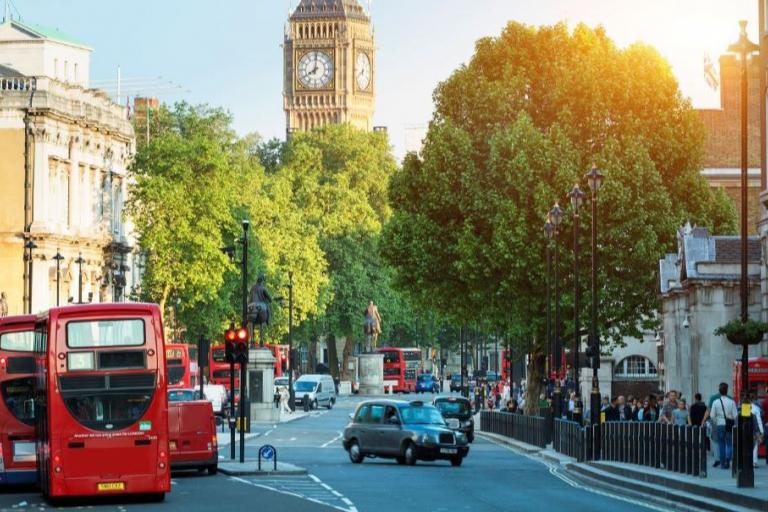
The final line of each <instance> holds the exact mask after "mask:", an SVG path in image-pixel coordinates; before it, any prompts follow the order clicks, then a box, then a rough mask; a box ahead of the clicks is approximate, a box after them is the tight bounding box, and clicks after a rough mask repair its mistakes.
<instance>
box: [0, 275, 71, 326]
mask: <svg viewBox="0 0 768 512" xmlns="http://www.w3.org/2000/svg"><path fill="white" fill-rule="evenodd" d="M57 263H58V262H57ZM2 316H8V298H7V297H6V296H5V292H2V293H0V317H2Z"/></svg>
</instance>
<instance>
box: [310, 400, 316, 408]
mask: <svg viewBox="0 0 768 512" xmlns="http://www.w3.org/2000/svg"><path fill="white" fill-rule="evenodd" d="M310 409H312V410H313V411H314V410H316V409H317V400H313V401H312V406H311V407H310Z"/></svg>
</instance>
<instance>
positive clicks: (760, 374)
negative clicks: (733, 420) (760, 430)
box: [733, 357, 768, 458]
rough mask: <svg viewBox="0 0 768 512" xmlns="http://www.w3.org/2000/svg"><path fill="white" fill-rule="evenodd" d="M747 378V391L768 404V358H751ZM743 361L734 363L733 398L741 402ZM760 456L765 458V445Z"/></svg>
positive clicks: (762, 446) (761, 448)
mask: <svg viewBox="0 0 768 512" xmlns="http://www.w3.org/2000/svg"><path fill="white" fill-rule="evenodd" d="M747 378H748V379H749V386H748V387H747V391H749V392H750V393H754V394H755V395H756V396H757V401H758V403H760V404H768V357H750V358H749V361H748V363H747ZM742 389H743V388H742V385H741V361H735V362H734V363H733V398H734V399H735V400H736V402H737V403H738V402H740V401H741V391H742ZM763 417H764V418H768V412H766V410H765V409H763ZM758 456H759V457H760V458H762V457H765V443H761V444H760V447H759V449H758Z"/></svg>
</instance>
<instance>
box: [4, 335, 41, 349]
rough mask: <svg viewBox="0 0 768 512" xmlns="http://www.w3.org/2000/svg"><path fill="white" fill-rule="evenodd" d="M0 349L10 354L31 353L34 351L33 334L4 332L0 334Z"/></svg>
mask: <svg viewBox="0 0 768 512" xmlns="http://www.w3.org/2000/svg"><path fill="white" fill-rule="evenodd" d="M0 349H1V350H8V351H10V352H32V351H34V349H35V332H34V331H20V332H5V333H3V334H0Z"/></svg>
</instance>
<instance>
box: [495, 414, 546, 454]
mask: <svg viewBox="0 0 768 512" xmlns="http://www.w3.org/2000/svg"><path fill="white" fill-rule="evenodd" d="M480 430H481V431H483V432H489V433H491V434H499V435H502V436H504V437H509V438H511V439H515V440H517V441H521V442H523V443H528V444H532V445H534V446H538V447H539V448H544V447H545V446H547V444H549V442H550V439H551V432H550V429H549V422H548V421H547V419H546V418H544V417H541V416H526V415H524V414H513V413H508V412H499V411H482V412H481V413H480Z"/></svg>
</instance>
